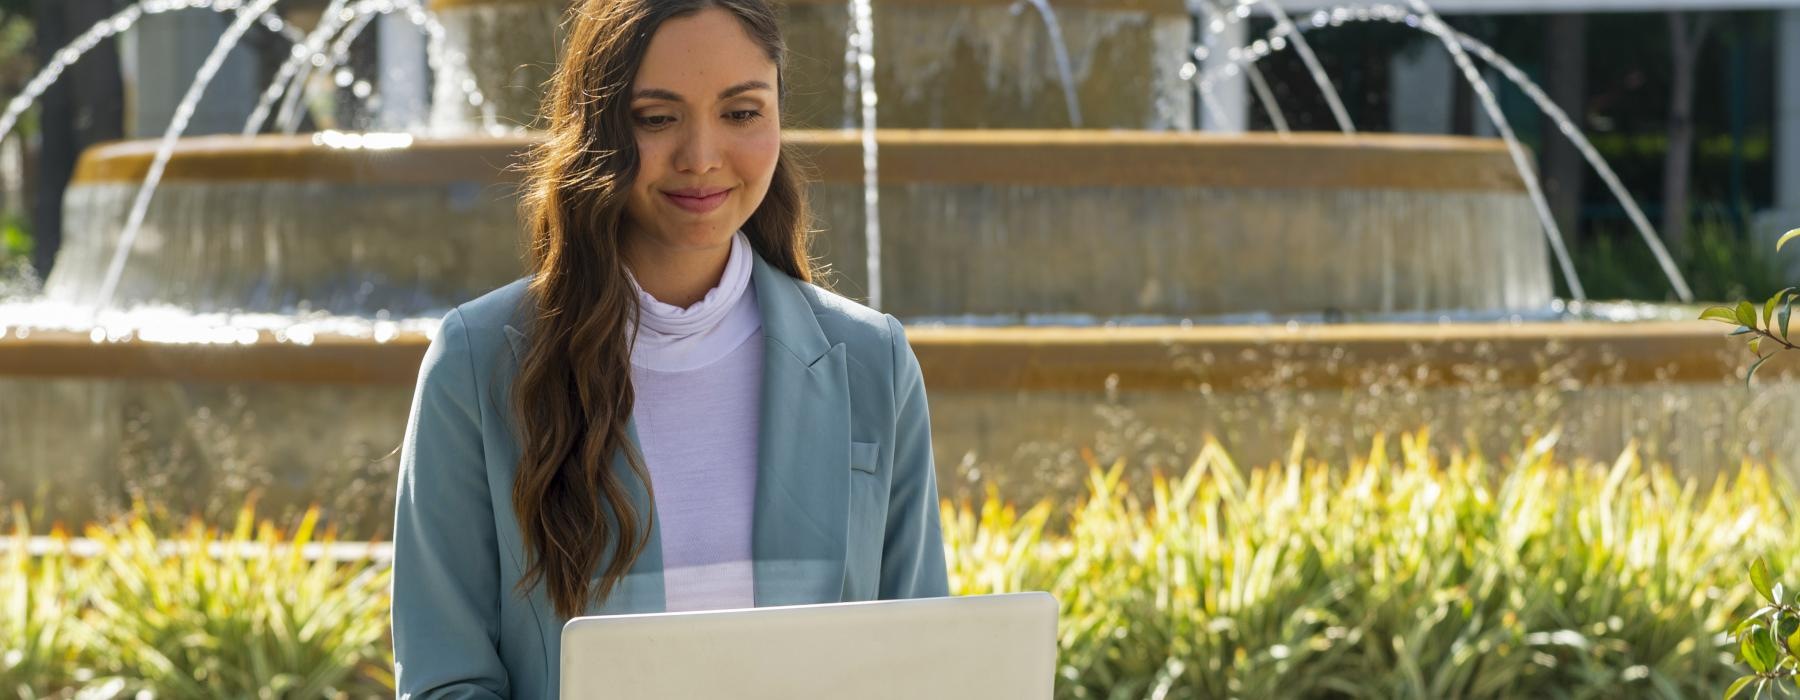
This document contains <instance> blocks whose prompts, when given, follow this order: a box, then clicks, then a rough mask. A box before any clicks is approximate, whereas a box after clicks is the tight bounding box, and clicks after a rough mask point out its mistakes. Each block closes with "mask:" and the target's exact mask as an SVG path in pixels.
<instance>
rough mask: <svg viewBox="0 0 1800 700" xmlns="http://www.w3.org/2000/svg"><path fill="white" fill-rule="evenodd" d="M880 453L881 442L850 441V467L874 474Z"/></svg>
mask: <svg viewBox="0 0 1800 700" xmlns="http://www.w3.org/2000/svg"><path fill="white" fill-rule="evenodd" d="M880 455H881V443H879V442H852V443H850V468H851V469H855V470H857V471H859V472H863V473H865V474H874V473H875V472H876V464H877V462H878V461H879V460H880Z"/></svg>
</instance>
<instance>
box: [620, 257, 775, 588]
mask: <svg viewBox="0 0 1800 700" xmlns="http://www.w3.org/2000/svg"><path fill="white" fill-rule="evenodd" d="M751 255H753V253H752V251H751V248H750V241H749V240H748V239H747V238H745V237H744V234H743V232H741V231H740V232H738V233H737V234H736V235H735V236H733V237H732V242H731V257H730V258H729V259H728V261H727V262H726V264H725V274H724V275H723V276H721V278H720V280H719V286H717V287H715V288H713V290H712V291H709V292H707V293H706V297H705V298H703V299H701V300H700V301H699V302H696V303H695V304H694V305H693V306H689V307H687V308H685V309H683V308H680V307H677V306H673V305H670V304H665V303H663V302H661V301H658V300H656V299H655V298H654V297H652V296H650V295H649V294H648V293H646V292H644V290H643V288H642V287H638V286H637V280H636V279H633V280H632V286H633V287H634V288H635V289H636V290H637V293H638V300H639V301H640V302H641V307H642V311H641V318H640V320H639V325H638V326H637V331H636V338H635V341H634V342H633V344H632V349H631V379H632V382H633V383H634V386H635V388H636V394H637V402H636V404H635V405H634V407H633V418H634V419H635V420H636V422H637V433H638V443H639V448H640V449H641V450H642V451H643V457H644V463H645V467H646V468H648V469H649V471H650V483H651V486H652V487H654V489H655V494H656V503H655V507H656V517H657V520H658V525H659V526H660V527H661V529H662V555H663V590H664V594H665V597H666V605H667V609H668V610H669V611H671V612H673V611H680V610H719V609H726V608H748V607H754V605H755V588H754V580H753V578H752V569H751V561H752V559H751V551H750V527H751V518H752V516H753V515H754V514H755V497H756V454H757V447H758V445H757V431H758V426H759V425H760V419H761V407H760V399H761V396H762V367H763V344H762V335H763V334H762V314H761V312H760V311H758V310H757V305H756V292H755V288H754V285H752V284H751V281H750V269H751V266H752V260H751Z"/></svg>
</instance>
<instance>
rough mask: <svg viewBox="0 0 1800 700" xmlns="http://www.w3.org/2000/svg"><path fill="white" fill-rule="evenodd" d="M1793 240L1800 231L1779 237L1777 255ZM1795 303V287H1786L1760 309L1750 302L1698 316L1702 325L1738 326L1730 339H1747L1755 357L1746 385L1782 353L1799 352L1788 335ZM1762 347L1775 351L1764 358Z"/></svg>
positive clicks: (1776, 246) (1710, 309)
mask: <svg viewBox="0 0 1800 700" xmlns="http://www.w3.org/2000/svg"><path fill="white" fill-rule="evenodd" d="M1796 238H1800V228H1797V229H1794V230H1792V231H1789V232H1787V233H1786V234H1784V235H1782V237H1781V239H1780V240H1777V241H1776V242H1775V250H1776V252H1780V251H1781V248H1782V246H1785V245H1787V244H1788V241H1792V240H1794V239H1796ZM1795 299H1800V291H1797V290H1796V289H1795V288H1794V287H1788V288H1787V289H1783V290H1781V291H1779V292H1776V293H1775V295H1774V296H1771V297H1769V298H1768V299H1767V300H1766V301H1764V302H1763V303H1762V304H1761V305H1760V306H1759V305H1757V304H1753V303H1751V302H1749V301H1740V302H1738V303H1737V305H1736V306H1714V307H1711V308H1709V309H1707V310H1705V311H1703V312H1701V313H1700V319H1701V320H1703V321H1718V322H1720V323H1724V324H1727V325H1733V326H1737V329H1736V330H1733V331H1732V332H1731V335H1734V336H1736V335H1747V336H1750V339H1749V347H1750V352H1751V353H1752V354H1754V355H1756V362H1755V364H1752V365H1750V371H1749V372H1747V373H1745V374H1744V383H1746V384H1748V383H1749V382H1750V380H1751V379H1752V378H1754V377H1755V376H1756V370H1757V369H1759V368H1761V367H1762V365H1763V363H1764V362H1768V361H1769V358H1771V357H1774V356H1775V355H1777V354H1779V353H1780V352H1781V351H1782V350H1800V345H1796V344H1795V343H1794V342H1793V341H1792V340H1791V339H1790V336H1789V335H1788V331H1789V328H1790V323H1789V322H1790V321H1791V320H1792V319H1793V315H1794V300H1795ZM1765 344H1767V345H1772V346H1778V347H1773V348H1771V349H1770V351H1769V352H1768V354H1764V353H1763V345H1765Z"/></svg>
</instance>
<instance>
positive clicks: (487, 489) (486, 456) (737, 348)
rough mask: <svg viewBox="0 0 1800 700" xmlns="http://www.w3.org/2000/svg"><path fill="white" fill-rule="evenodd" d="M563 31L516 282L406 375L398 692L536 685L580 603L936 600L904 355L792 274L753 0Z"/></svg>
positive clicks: (542, 694)
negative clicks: (413, 382)
mask: <svg viewBox="0 0 1800 700" xmlns="http://www.w3.org/2000/svg"><path fill="white" fill-rule="evenodd" d="M569 30H570V31H569V36H568V48H567V52H566V53H565V54H564V56H563V58H562V64H561V67H560V68H559V70H558V72H557V74H556V77H555V79H554V81H553V87H552V89H551V93H550V94H549V95H548V97H547V98H546V107H547V113H548V116H549V133H548V134H546V135H545V141H544V143H543V145H542V146H541V147H539V148H538V149H537V150H536V151H535V153H534V154H533V157H532V160H531V171H530V178H529V186H528V192H527V198H526V202H525V206H524V211H525V222H526V225H527V226H528V227H529V232H530V234H531V247H530V273H531V274H530V275H529V276H528V277H526V278H525V279H522V280H519V281H517V282H514V283H513V284H511V285H508V286H506V287H503V288H501V289H499V290H496V291H494V292H491V293H489V294H487V295H485V296H483V297H481V298H479V299H476V300H474V301H472V302H469V303H467V304H463V305H462V306H459V307H457V308H456V309H454V310H452V311H451V312H450V313H449V314H448V315H446V316H445V317H444V322H443V325H442V326H441V327H440V329H439V332H438V336H437V337H436V339H435V340H433V341H432V344H431V348H430V350H429V351H428V352H427V353H426V356H425V360H424V364H423V366H422V367H421V368H420V371H419V384H418V389H417V393H416V395H415V398H414V399H413V406H412V414H411V419H410V422H409V424H408V426H407V433H406V437H405V442H404V444H403V447H402V450H401V460H400V462H401V463H400V483H399V498H398V502H397V503H396V513H395V522H394V613H393V626H394V627H393V631H394V659H395V664H394V665H395V679H396V682H397V683H398V691H399V694H400V695H401V696H402V697H406V696H410V697H413V698H421V699H422V698H439V697H443V698H478V697H479V698H488V697H520V698H551V697H555V696H556V694H557V678H558V663H559V660H560V641H561V633H562V626H563V623H564V622H565V621H567V620H568V619H569V618H570V617H574V616H578V615H592V614H611V613H638V612H657V611H664V610H700V609H722V608H739V607H750V606H770V605H790V604H803V603H822V602H833V601H844V600H870V599H877V598H883V599H886V598H906V597H927V596H941V595H946V594H947V585H946V580H945V572H944V557H943V546H942V540H941V537H940V535H939V530H938V516H937V486H936V482H935V479H934V477H933V472H932V460H931V436H930V429H929V422H928V419H927V415H926V405H925V388H924V384H923V382H922V381H921V379H920V374H919V366H918V361H917V360H916V359H915V358H914V357H913V354H912V351H911V350H910V349H909V348H908V346H907V343H906V337H905V335H904V334H903V333H902V331H901V327H900V324H899V323H898V322H896V321H895V320H894V319H893V318H892V317H889V316H884V315H882V314H880V313H876V312H874V311H870V310H869V309H867V308H864V307H862V306H859V305H857V304H854V303H852V302H849V301H846V300H844V299H842V298H840V297H837V296H834V295H832V294H830V293H828V292H826V291H823V290H821V289H819V288H818V287H815V286H813V285H812V284H810V283H809V281H808V280H809V279H810V277H811V270H810V268H809V261H808V259H807V255H806V234H807V215H806V205H805V200H804V197H803V192H802V190H801V185H800V183H799V181H798V180H797V179H796V176H795V170H794V163H793V161H792V160H791V158H790V157H789V156H788V155H786V154H784V153H783V151H782V146H781V127H780V124H781V99H780V94H781V86H782V80H781V77H782V76H781V65H782V52H783V47H782V43H781V38H780V33H779V30H778V28H777V26H776V21H775V15H774V13H773V12H772V11H771V9H770V7H769V6H768V5H767V4H766V2H765V0H591V1H587V2H582V3H580V4H579V7H578V8H577V9H576V10H575V11H574V14H573V17H572V20H571V22H570V24H569Z"/></svg>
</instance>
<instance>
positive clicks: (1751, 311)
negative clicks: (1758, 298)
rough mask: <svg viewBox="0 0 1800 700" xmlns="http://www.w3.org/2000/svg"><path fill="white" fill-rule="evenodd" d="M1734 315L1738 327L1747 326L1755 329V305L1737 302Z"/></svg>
mask: <svg viewBox="0 0 1800 700" xmlns="http://www.w3.org/2000/svg"><path fill="white" fill-rule="evenodd" d="M1736 314H1737V322H1738V325H1741V326H1749V327H1751V328H1755V327H1756V305H1755V304H1752V303H1750V302H1747V301H1740V302H1738V304H1737V310H1736Z"/></svg>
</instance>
